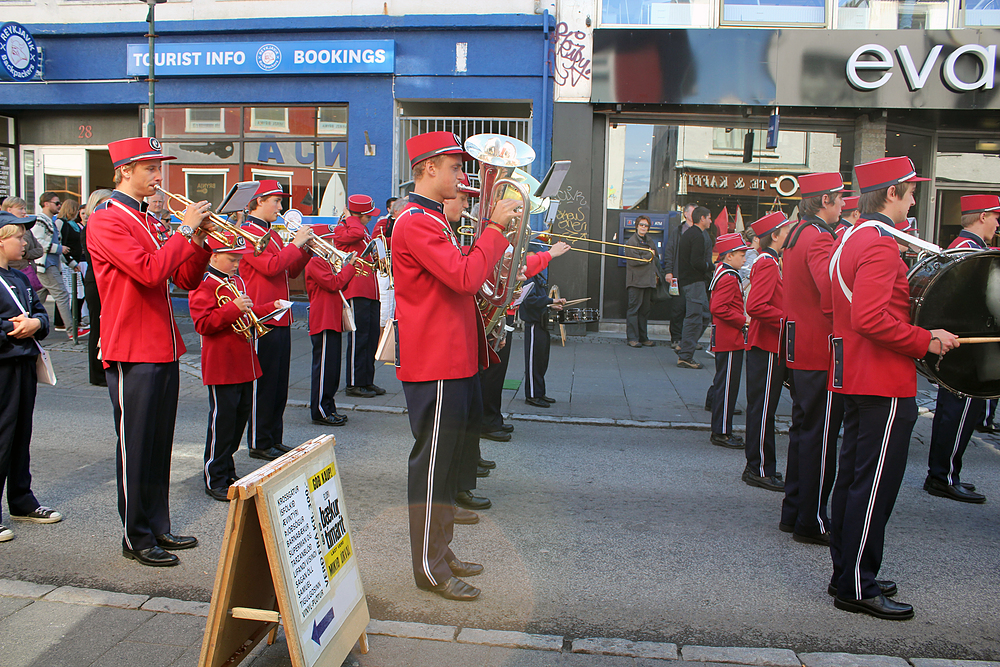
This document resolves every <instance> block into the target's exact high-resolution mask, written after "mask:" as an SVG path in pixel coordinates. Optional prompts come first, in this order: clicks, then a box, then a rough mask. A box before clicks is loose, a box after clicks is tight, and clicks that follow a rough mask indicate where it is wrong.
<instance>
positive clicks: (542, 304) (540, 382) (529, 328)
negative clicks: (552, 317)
mask: <svg viewBox="0 0 1000 667" xmlns="http://www.w3.org/2000/svg"><path fill="white" fill-rule="evenodd" d="M534 254H535V253H529V254H528V257H529V258H530V257H531V256H533V255H534ZM530 281H531V282H530V283H529V284H531V286H532V287H531V290H530V291H529V292H528V295H527V296H526V297H525V298H524V300H523V301H522V302H521V307H520V309H519V310H518V312H519V313H520V316H521V320H522V321H523V322H524V375H525V378H526V380H527V383H526V385H525V388H524V402H525V403H527V404H528V405H533V406H535V407H536V408H548V407H549V406H550V405H551V404H552V403H555V402H556V399H554V398H549V397H548V396H546V395H545V371H546V370H548V367H549V349H550V347H551V345H552V339H551V336H549V331H548V328H547V326H546V324H547V322H546V320H548V317H549V314H548V310H549V308H550V307H551V308H553V309H554V310H562V309H563V305H564V304H565V303H566V299H553V298H552V297H550V296H549V294H548V291H549V290H548V285H547V284H546V282H545V278H544V276H542V274H541V272H539V273H536V274H535V275H534V276H532V277H531V278H530Z"/></svg>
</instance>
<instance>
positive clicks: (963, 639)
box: [0, 387, 1000, 660]
mask: <svg viewBox="0 0 1000 667" xmlns="http://www.w3.org/2000/svg"><path fill="white" fill-rule="evenodd" d="M206 416H207V396H205V397H203V398H202V399H199V398H198V397H197V392H194V393H193V394H191V395H190V396H189V397H188V398H185V399H182V401H181V404H180V409H179V416H178V423H177V429H176V434H175V446H174V456H173V471H172V487H171V503H172V516H173V529H174V532H175V533H179V534H194V535H197V536H198V537H199V539H200V540H201V546H200V547H199V548H198V549H194V550H191V551H185V552H180V553H179V555H180V556H181V559H182V563H181V565H180V566H179V567H176V568H169V569H154V568H145V567H141V566H139V565H137V564H136V563H134V562H132V561H127V560H125V559H124V558H122V557H121V555H120V535H121V532H120V531H121V527H120V523H119V519H118V514H117V509H116V487H115V459H114V444H115V441H114V432H113V428H112V422H111V407H110V403H109V401H108V398H107V394H106V390H102V389H98V388H90V387H77V388H68V389H61V388H49V387H43V388H42V389H41V390H40V392H39V401H38V407H37V409H36V417H35V437H34V441H33V445H32V470H33V472H34V476H35V481H34V485H33V486H34V490H35V492H36V495H37V496H38V497H39V499H40V500H41V502H42V503H43V504H46V505H50V506H53V507H56V508H58V509H59V510H61V511H62V512H64V513H65V515H66V520H65V521H63V522H62V523H59V524H55V525H48V526H39V525H33V524H27V525H26V524H22V523H17V524H14V526H13V528H14V530H15V532H16V535H17V538H16V539H15V540H14V541H12V542H9V543H5V544H3V545H0V577H2V578H13V579H21V580H27V581H35V582H39V583H52V584H71V585H76V586H86V587H93V588H99V589H107V590H115V591H124V592H131V593H143V594H147V595H162V596H167V597H175V598H182V599H189V600H208V599H209V598H210V595H211V590H212V585H213V582H214V577H215V571H216V567H217V561H218V555H219V548H220V544H221V539H222V527H223V523H224V518H225V513H226V510H227V506H226V504H224V503H220V502H217V501H214V500H212V499H210V498H209V497H208V496H206V495H205V494H204V492H203V490H202V489H203V483H202V477H201V466H202V452H203V443H204V437H205V425H206ZM308 417H309V415H308V411H307V410H305V409H302V408H289V410H288V411H287V412H286V437H285V442H288V443H296V442H304V441H305V440H308V439H310V438H313V437H315V436H317V435H319V434H320V433H322V432H323V431H322V429H320V427H317V426H314V425H312V424H311V423H310V422H309V420H308ZM922 419H926V417H922ZM516 428H517V430H516V431H515V438H514V440H513V441H512V442H511V443H506V444H498V443H491V442H486V441H484V454H485V455H486V456H487V458H492V459H495V460H496V461H497V466H498V467H497V470H495V471H494V473H493V475H491V476H490V477H489V478H488V479H485V480H481V482H482V485H481V488H482V490H483V492H484V493H485V494H486V495H488V496H489V497H490V498H491V499H492V500H493V503H494V507H493V509H491V510H488V511H486V512H484V513H483V518H484V520H483V522H482V523H480V524H479V525H478V526H458V527H456V538H455V543H454V545H453V547H454V549H455V551H456V553H457V554H458V556H459V557H460V558H463V559H466V560H474V561H477V562H481V563H483V564H485V566H486V572H485V573H484V574H483V575H482V576H480V577H478V578H476V580H475V583H476V585H478V586H480V587H481V588H482V589H483V591H484V592H483V595H482V597H481V599H480V600H478V601H476V602H474V603H468V604H464V603H456V602H447V601H444V600H441V599H440V598H437V597H435V596H433V595H431V594H429V593H424V592H421V591H418V590H417V589H416V588H415V587H414V585H413V582H412V578H411V574H410V571H409V546H408V539H407V527H406V517H405V488H406V477H405V475H406V465H405V461H406V456H407V453H408V451H409V447H410V445H411V443H412V440H411V438H410V434H409V427H408V423H407V421H406V417H405V416H401V415H391V414H375V413H363V412H354V413H352V414H351V422H350V424H349V425H348V426H347V427H345V428H342V429H336V430H335V435H336V436H337V439H338V445H337V456H338V463H339V468H340V470H341V474H342V475H343V480H344V486H345V491H346V494H347V506H346V507H347V512H348V515H349V517H350V520H351V522H352V532H353V541H354V544H355V548H356V553H357V554H358V557H359V559H360V563H361V568H362V578H363V581H364V584H365V589H366V592H367V594H368V603H369V607H370V609H371V613H372V616H373V617H374V618H380V619H395V620H413V621H422V622H428V623H443V624H455V625H460V626H464V627H477V628H490V629H512V630H526V631H529V632H540V633H552V634H560V635H567V636H571V637H586V636H602V637H623V638H627V639H632V640H656V641H673V642H678V643H681V644H703V645H709V646H765V647H766V646H772V647H783V648H792V649H794V650H797V651H847V652H851V653H876V654H888V655H907V656H925V657H942V658H967V659H993V660H996V659H1000V629H998V627H1000V624H998V623H997V609H998V608H1000V568H998V560H1000V559H998V555H997V551H996V545H997V535H998V534H1000V517H998V507H1000V467H998V465H997V464H998V462H1000V461H998V454H1000V451H998V449H997V448H996V446H995V442H986V441H983V440H981V439H978V438H977V439H976V440H975V441H974V443H973V445H972V446H971V447H970V449H969V452H968V453H967V455H966V459H965V472H964V474H963V480H967V481H972V482H975V483H976V484H977V485H978V486H979V487H980V490H982V491H983V492H984V493H986V495H987V496H988V498H989V501H988V502H987V504H985V505H980V506H970V505H964V504H960V503H956V502H952V501H948V500H944V499H939V498H932V497H930V496H928V495H927V494H926V493H925V492H923V491H922V490H921V484H922V483H923V479H924V474H925V471H926V465H925V462H926V455H927V451H926V445H925V444H922V443H921V442H919V441H917V440H915V441H914V443H913V446H912V447H911V452H910V462H909V467H908V470H907V474H906V477H905V479H904V482H903V489H902V491H901V492H900V496H899V500H898V502H897V505H896V510H895V513H894V514H893V518H892V520H891V522H890V524H889V530H888V536H887V548H886V554H885V555H886V558H885V562H884V565H883V570H882V575H883V576H885V577H888V578H892V579H895V580H896V581H898V582H899V586H900V594H899V599H900V600H903V601H906V602H910V603H912V604H913V605H914V606H915V607H916V610H917V615H916V618H915V619H914V620H912V621H909V622H904V623H898V622H896V623H894V622H889V621H878V620H875V619H871V618H868V617H862V616H857V615H852V614H847V613H845V612H841V611H838V610H836V609H834V607H833V605H832V602H831V599H830V598H829V597H828V596H827V594H826V591H825V589H826V584H827V582H828V579H829V572H830V566H829V554H828V551H827V550H826V549H824V548H822V547H817V546H807V545H800V544H797V543H795V542H793V541H791V539H790V537H789V536H788V535H786V534H784V533H781V532H779V531H778V529H777V523H778V512H779V507H780V502H781V495H780V494H777V493H772V492H768V491H763V490H760V489H754V488H751V487H748V486H746V485H744V484H743V483H742V482H740V480H739V476H740V472H741V471H742V468H743V460H742V455H741V453H740V452H739V451H732V450H725V449H720V448H718V447H713V446H710V445H709V444H708V441H707V440H708V438H707V433H704V432H698V431H681V430H672V431H668V430H659V429H643V428H613V427H609V428H598V427H592V426H574V425H555V424H540V423H531V422H516ZM924 430H926V429H924ZM785 442H786V439H785V438H783V437H781V438H779V450H780V449H781V448H782V446H783V445H784V444H785ZM257 463H258V462H257V461H253V460H251V459H249V458H248V457H247V455H246V450H245V449H244V450H243V451H242V452H241V453H240V454H239V455H238V456H237V469H238V471H239V472H240V473H244V474H245V473H246V472H249V471H250V470H251V469H253V468H254V467H256V464H257ZM782 464H783V462H782ZM782 467H783V465H782ZM4 509H5V511H6V507H5V508H4Z"/></svg>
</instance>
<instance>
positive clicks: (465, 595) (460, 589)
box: [417, 577, 480, 602]
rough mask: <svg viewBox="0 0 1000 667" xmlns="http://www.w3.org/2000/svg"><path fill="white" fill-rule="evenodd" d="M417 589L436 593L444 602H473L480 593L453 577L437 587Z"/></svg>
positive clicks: (420, 587)
mask: <svg viewBox="0 0 1000 667" xmlns="http://www.w3.org/2000/svg"><path fill="white" fill-rule="evenodd" d="M417 588H419V589H421V590H424V591H430V592H432V593H437V594H438V595H440V596H441V597H443V598H444V599H445V600H458V601H460V602H467V601H469V600H475V599H476V598H477V597H479V593H480V590H479V589H478V588H476V587H475V586H470V585H469V584H467V583H465V582H464V581H462V580H461V579H456V578H455V577H452V578H451V579H449V580H448V581H446V582H444V583H443V584H439V585H437V586H417Z"/></svg>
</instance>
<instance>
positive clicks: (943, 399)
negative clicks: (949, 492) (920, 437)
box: [927, 388, 986, 486]
mask: <svg viewBox="0 0 1000 667" xmlns="http://www.w3.org/2000/svg"><path fill="white" fill-rule="evenodd" d="M985 413H986V400H985V399H982V398H962V397H960V396H956V395H955V394H953V393H951V392H950V391H948V390H947V389H941V388H939V389H938V395H937V405H936V406H935V407H934V423H933V424H932V426H931V449H930V453H929V454H928V455H927V476H928V477H932V478H934V479H936V480H938V481H939V482H943V483H945V484H947V485H949V486H954V485H956V484H958V483H959V476H960V475H961V473H962V455H963V454H965V448H966V447H968V446H969V438H971V437H972V431H973V430H974V429H975V428H976V425H977V424H982V423H983V415H984V414H985Z"/></svg>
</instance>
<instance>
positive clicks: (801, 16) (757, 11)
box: [722, 0, 826, 25]
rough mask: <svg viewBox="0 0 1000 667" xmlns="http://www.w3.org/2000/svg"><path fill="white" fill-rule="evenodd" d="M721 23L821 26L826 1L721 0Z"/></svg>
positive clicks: (823, 20) (823, 21)
mask: <svg viewBox="0 0 1000 667" xmlns="http://www.w3.org/2000/svg"><path fill="white" fill-rule="evenodd" d="M722 22H723V23H728V24H752V25H823V24H824V23H826V2H825V0H722Z"/></svg>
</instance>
